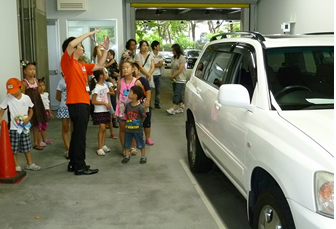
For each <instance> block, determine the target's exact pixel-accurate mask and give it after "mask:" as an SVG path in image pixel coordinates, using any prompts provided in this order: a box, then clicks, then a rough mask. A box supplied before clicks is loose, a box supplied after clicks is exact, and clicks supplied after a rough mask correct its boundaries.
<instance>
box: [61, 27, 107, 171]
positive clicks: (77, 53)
mask: <svg viewBox="0 0 336 229" xmlns="http://www.w3.org/2000/svg"><path fill="white" fill-rule="evenodd" d="M99 32H100V30H99V29H98V30H94V31H92V32H89V33H86V34H83V35H82V36H79V37H77V38H75V37H69V38H68V39H66V40H65V41H64V42H63V44H62V49H63V52H64V54H63V56H62V59H61V68H62V72H63V74H64V78H65V83H66V85H67V87H66V90H67V101H66V104H67V106H68V109H69V115H70V119H71V121H72V123H73V132H72V134H71V141H70V149H69V158H70V162H69V165H68V171H69V172H75V175H90V174H95V173H98V171H99V170H98V169H90V166H89V165H86V163H85V148H86V131H87V125H88V122H89V115H90V88H89V83H88V75H91V74H92V72H94V71H96V70H98V69H102V68H103V67H104V63H105V60H106V55H107V51H108V49H109V44H110V39H109V38H108V37H107V38H106V39H105V38H104V42H103V43H101V44H100V46H101V48H103V49H104V52H103V56H102V58H101V59H100V61H99V63H98V64H86V63H80V62H78V59H79V58H81V57H82V56H83V54H84V47H83V45H82V41H83V40H84V39H86V38H87V37H91V38H92V39H93V35H94V34H95V33H99Z"/></svg>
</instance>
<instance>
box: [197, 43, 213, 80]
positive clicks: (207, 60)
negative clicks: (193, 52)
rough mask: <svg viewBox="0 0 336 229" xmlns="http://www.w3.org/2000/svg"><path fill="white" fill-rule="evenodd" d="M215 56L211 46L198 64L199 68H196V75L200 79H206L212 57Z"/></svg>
mask: <svg viewBox="0 0 336 229" xmlns="http://www.w3.org/2000/svg"><path fill="white" fill-rule="evenodd" d="M213 54H214V51H213V49H212V48H211V46H209V47H208V48H207V49H206V50H205V52H204V53H203V55H202V57H201V59H200V61H199V62H198V65H197V68H196V72H195V75H196V76H197V77H198V78H200V79H203V77H205V74H204V73H205V71H206V69H207V67H208V65H209V63H210V62H211V60H212V56H213Z"/></svg>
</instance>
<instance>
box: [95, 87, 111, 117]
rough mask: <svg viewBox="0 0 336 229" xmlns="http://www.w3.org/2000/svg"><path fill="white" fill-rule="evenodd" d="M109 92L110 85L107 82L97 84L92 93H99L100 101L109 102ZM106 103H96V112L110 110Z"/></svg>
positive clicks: (98, 99) (98, 98)
mask: <svg viewBox="0 0 336 229" xmlns="http://www.w3.org/2000/svg"><path fill="white" fill-rule="evenodd" d="M108 92H109V89H108V87H107V86H106V84H104V85H100V84H96V87H95V88H94V89H93V90H92V95H93V94H97V97H96V99H97V101H98V102H108V101H109V99H108V96H107V93H108ZM108 111H109V110H107V108H106V106H105V105H94V113H101V112H108Z"/></svg>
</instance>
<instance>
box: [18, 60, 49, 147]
mask: <svg viewBox="0 0 336 229" xmlns="http://www.w3.org/2000/svg"><path fill="white" fill-rule="evenodd" d="M21 65H22V67H23V73H24V75H25V78H24V79H23V80H22V84H21V92H22V93H24V94H26V95H28V96H29V97H30V99H31V101H32V102H33V104H34V106H33V117H32V119H31V120H30V122H31V126H32V127H31V128H32V130H33V137H34V146H33V148H34V149H37V150H42V149H43V147H42V146H40V141H39V140H40V131H39V128H38V125H39V124H40V123H46V122H48V117H47V114H46V111H45V109H44V105H43V102H42V99H41V96H40V94H39V92H38V90H37V89H38V84H37V80H36V78H35V73H36V68H35V66H36V63H35V62H29V61H27V60H22V61H21Z"/></svg>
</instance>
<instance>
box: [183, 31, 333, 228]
mask: <svg viewBox="0 0 336 229" xmlns="http://www.w3.org/2000/svg"><path fill="white" fill-rule="evenodd" d="M234 34H238V35H240V37H235V38H232V37H231V38H227V35H232V34H220V35H218V36H217V37H214V38H213V39H212V40H213V41H211V42H209V43H208V44H207V45H206V46H205V47H204V48H203V51H202V53H201V55H200V58H199V59H198V61H197V62H196V65H195V66H197V67H195V68H194V69H193V71H192V74H191V78H190V80H189V81H188V82H187V84H186V89H185V111H186V112H185V119H186V135H187V141H188V158H189V165H190V169H191V170H192V171H193V172H208V171H209V170H211V168H212V165H213V163H215V164H216V165H217V166H218V167H219V168H220V169H221V170H222V171H223V173H224V174H225V175H226V176H227V177H228V178H229V179H230V180H231V182H232V183H233V184H234V185H235V186H236V188H237V189H238V190H239V191H240V192H241V194H242V195H243V196H244V197H245V198H246V200H247V214H248V217H249V221H250V225H251V226H252V227H253V228H255V229H257V228H258V229H260V228H263V229H267V228H272V229H274V228H277V229H280V228H284V229H292V228H298V229H317V228H321V229H329V228H333V223H334V220H333V219H334V153H335V149H334V139H335V138H334V35H333V33H332V34H322V33H321V34H306V35H300V36H287V35H282V36H281V35H278V36H263V35H261V34H259V33H256V32H238V33H234ZM218 38H220V39H218ZM228 207H229V206H228Z"/></svg>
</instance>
